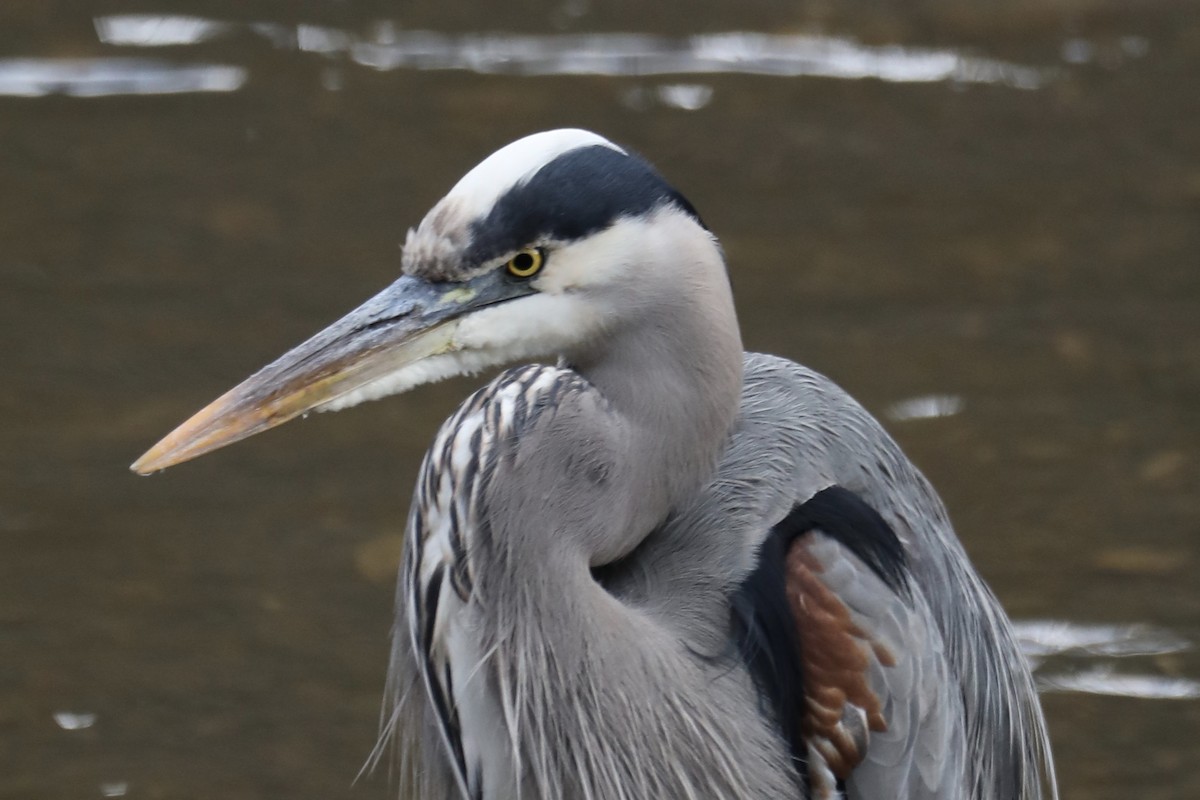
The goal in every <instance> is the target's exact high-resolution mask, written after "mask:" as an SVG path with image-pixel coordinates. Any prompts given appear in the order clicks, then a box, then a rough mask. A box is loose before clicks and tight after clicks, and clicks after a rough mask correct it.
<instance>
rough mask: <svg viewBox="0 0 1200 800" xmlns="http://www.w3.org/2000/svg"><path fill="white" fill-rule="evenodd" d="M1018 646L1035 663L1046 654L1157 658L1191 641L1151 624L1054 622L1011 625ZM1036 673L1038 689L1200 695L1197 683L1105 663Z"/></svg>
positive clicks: (1181, 697) (1075, 657) (1163, 696)
mask: <svg viewBox="0 0 1200 800" xmlns="http://www.w3.org/2000/svg"><path fill="white" fill-rule="evenodd" d="M1013 627H1014V628H1015V629H1016V633H1017V639H1018V641H1019V642H1020V645H1021V650H1022V651H1023V652H1024V653H1025V655H1026V656H1028V657H1029V659H1030V661H1032V662H1033V664H1034V665H1035V667H1036V666H1039V665H1040V664H1041V662H1042V661H1044V660H1045V659H1049V658H1055V657H1064V658H1066V659H1067V660H1068V662H1070V661H1072V660H1073V661H1074V662H1075V663H1079V660H1080V659H1081V658H1086V659H1091V660H1094V659H1095V658H1097V657H1100V658H1128V657H1132V656H1161V655H1166V654H1169V653H1179V652H1182V651H1184V650H1188V649H1190V648H1191V642H1189V641H1188V640H1186V639H1184V638H1182V637H1181V636H1178V635H1177V634H1175V633H1172V632H1171V631H1168V630H1164V629H1162V628H1156V627H1154V626H1153V625H1140V624H1139V625H1077V624H1074V623H1070V622H1061V621H1057V620H1033V621H1027V622H1017V623H1014V625H1013ZM1059 669H1060V671H1059V672H1057V673H1052V674H1045V673H1044V672H1043V671H1041V670H1039V671H1038V676H1037V682H1038V689H1039V690H1040V691H1043V692H1083V693H1086V694H1103V695H1113V696H1120V697H1136V698H1142V699H1161V700H1187V699H1192V698H1197V697H1200V683H1198V682H1196V681H1194V680H1191V679H1188V678H1179V677H1167V676H1163V675H1145V674H1143V675H1139V674H1128V673H1118V672H1117V671H1116V669H1115V668H1114V667H1113V666H1112V665H1109V664H1095V665H1092V666H1087V667H1085V668H1075V669H1069V668H1068V669H1065V670H1064V669H1062V668H1061V667H1060V668H1059Z"/></svg>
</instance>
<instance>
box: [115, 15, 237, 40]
mask: <svg viewBox="0 0 1200 800" xmlns="http://www.w3.org/2000/svg"><path fill="white" fill-rule="evenodd" d="M94 24H95V26H96V36H97V37H99V39H100V41H102V42H104V43H105V44H121V45H129V46H131V47H166V46H169V45H185V44H197V43H199V42H203V41H206V40H208V39H215V38H216V37H218V36H221V35H222V34H226V33H229V32H231V31H232V30H233V29H234V26H233V25H232V24H230V23H227V22H216V21H215V20H211V19H204V18H202V17H184V16H163V15H157V14H122V15H119V16H112V17H96V19H95V20H94Z"/></svg>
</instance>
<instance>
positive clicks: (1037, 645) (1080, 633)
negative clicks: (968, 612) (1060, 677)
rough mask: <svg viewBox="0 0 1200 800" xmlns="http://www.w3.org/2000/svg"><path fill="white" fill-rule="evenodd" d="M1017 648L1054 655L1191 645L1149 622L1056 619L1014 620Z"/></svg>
mask: <svg viewBox="0 0 1200 800" xmlns="http://www.w3.org/2000/svg"><path fill="white" fill-rule="evenodd" d="M1013 627H1014V628H1015V629H1016V632H1017V639H1018V641H1019V642H1020V644H1021V650H1022V651H1023V652H1024V653H1025V655H1027V656H1029V657H1031V658H1048V657H1050V656H1058V655H1072V654H1075V655H1097V656H1109V657H1122V656H1157V655H1165V654H1167V653H1179V652H1182V651H1184V650H1187V649H1189V648H1190V647H1191V643H1190V642H1189V641H1187V640H1186V639H1184V638H1182V637H1181V636H1179V635H1177V634H1175V633H1172V632H1171V631H1168V630H1164V629H1162V628H1156V627H1154V626H1153V625H1142V624H1135V625H1079V624H1075V623H1071V622H1062V621H1059V620H1027V621H1024V622H1017V623H1014V625H1013Z"/></svg>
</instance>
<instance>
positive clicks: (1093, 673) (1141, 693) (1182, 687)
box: [1038, 666, 1200, 700]
mask: <svg viewBox="0 0 1200 800" xmlns="http://www.w3.org/2000/svg"><path fill="white" fill-rule="evenodd" d="M1038 688H1039V689H1040V690H1041V691H1043V692H1084V693H1086V694H1103V695H1110V696H1114V697H1135V698H1139V699H1143V700H1193V699H1195V698H1200V683H1197V682H1196V681H1193V680H1189V679H1187V678H1167V677H1163V676H1160V675H1121V674H1118V673H1117V672H1115V671H1114V670H1113V669H1112V668H1111V667H1107V666H1099V667H1094V668H1092V669H1089V670H1084V671H1082V672H1073V673H1066V674H1063V675H1045V676H1038Z"/></svg>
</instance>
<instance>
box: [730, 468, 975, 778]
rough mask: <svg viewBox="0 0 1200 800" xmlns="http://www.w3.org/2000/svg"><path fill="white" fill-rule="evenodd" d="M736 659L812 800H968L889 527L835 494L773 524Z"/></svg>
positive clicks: (930, 630)
mask: <svg viewBox="0 0 1200 800" xmlns="http://www.w3.org/2000/svg"><path fill="white" fill-rule="evenodd" d="M734 608H735V614H739V613H740V617H735V619H738V620H739V622H740V624H739V625H738V629H739V634H740V635H739V637H738V641H739V645H740V647H741V652H742V655H743V657H744V658H745V660H746V663H747V665H748V666H749V668H750V670H751V672H752V673H753V674H754V676H755V678H756V681H757V683H758V686H759V688H760V692H761V696H762V698H763V699H764V700H765V701H766V703H767V704H768V705H769V706H771V710H772V712H773V716H774V718H775V721H776V724H777V726H778V729H779V730H780V732H781V733H782V735H783V736H784V738H785V739H787V740H788V743H789V745H790V746H791V750H792V754H793V757H794V758H795V759H796V761H797V763H798V765H800V766H801V768H802V769H803V771H804V772H805V774H806V776H807V783H808V786H809V795H810V796H811V797H812V798H816V800H832V799H833V798H848V800H883V799H884V798H888V799H889V800H892V799H893V798H894V800H958V799H959V798H964V797H967V796H969V793H968V791H967V778H966V774H965V770H964V767H963V764H964V750H965V741H964V739H965V737H964V733H963V730H964V723H963V707H962V695H961V692H960V691H958V689H957V687H956V685H955V683H954V682H953V681H952V680H950V669H949V665H948V663H947V660H946V653H945V648H944V647H943V642H942V638H941V635H940V634H939V633H938V630H937V627H936V625H935V624H934V622H933V619H932V616H931V614H930V612H929V608H928V606H927V604H926V603H925V601H924V599H923V597H922V595H921V594H920V592H919V591H918V590H917V589H916V588H915V586H914V584H913V581H912V576H911V573H910V571H909V569H908V564H907V557H906V554H905V550H904V546H903V544H902V543H901V542H900V539H899V538H898V537H897V536H896V534H895V532H894V531H893V530H892V528H891V526H889V525H888V524H887V522H886V521H885V520H884V519H883V518H882V517H881V516H880V515H879V514H878V513H877V512H876V511H875V510H874V509H872V508H871V507H870V506H868V505H867V504H866V503H865V502H864V501H863V500H862V499H861V498H860V497H858V496H857V495H856V494H854V493H853V492H850V491H848V490H847V489H845V488H843V487H840V486H831V487H827V488H825V489H823V490H822V491H820V492H818V493H816V494H815V495H814V496H813V497H812V498H810V499H809V500H807V501H806V502H804V503H802V504H800V505H798V506H796V507H795V508H793V509H792V510H791V511H790V512H789V513H788V514H787V516H786V517H784V519H783V520H781V521H780V522H779V523H777V524H776V525H774V526H773V527H772V529H771V532H770V534H769V535H768V537H767V539H766V540H765V541H764V543H763V546H762V547H761V548H760V550H759V555H758V564H757V566H756V568H755V570H754V572H752V573H751V575H750V576H749V577H748V578H747V579H746V580H745V581H744V582H743V584H742V586H741V587H740V589H739V591H738V593H737V595H736V597H735V599H734Z"/></svg>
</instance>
